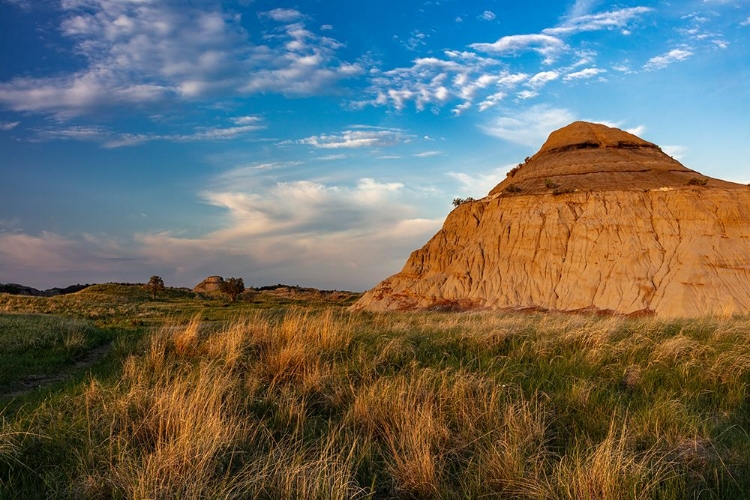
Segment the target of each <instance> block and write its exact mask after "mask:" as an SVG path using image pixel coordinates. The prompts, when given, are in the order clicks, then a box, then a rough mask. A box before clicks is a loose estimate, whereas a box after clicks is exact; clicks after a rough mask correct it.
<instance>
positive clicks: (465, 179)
mask: <svg viewBox="0 0 750 500" xmlns="http://www.w3.org/2000/svg"><path fill="white" fill-rule="evenodd" d="M514 166H515V165H505V166H502V167H499V168H496V169H494V170H492V171H490V172H487V173H477V174H467V173H466V172H448V176H450V177H452V178H453V179H455V180H456V181H458V191H459V193H460V194H462V195H467V196H472V197H474V198H482V197H484V196H487V193H489V192H490V191H491V190H492V188H494V187H495V186H497V185H498V184H499V183H500V182H502V181H503V180H504V179H505V177H506V174H507V173H508V171H509V170H510V169H511V168H513V167H514Z"/></svg>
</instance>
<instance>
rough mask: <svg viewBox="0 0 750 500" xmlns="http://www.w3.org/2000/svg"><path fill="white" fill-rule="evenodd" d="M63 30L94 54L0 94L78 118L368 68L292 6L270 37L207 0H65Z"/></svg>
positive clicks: (329, 79) (298, 90)
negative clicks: (345, 55)
mask: <svg viewBox="0 0 750 500" xmlns="http://www.w3.org/2000/svg"><path fill="white" fill-rule="evenodd" d="M60 8H61V10H62V21H61V24H60V32H61V33H62V35H63V36H64V37H66V38H68V39H69V40H70V41H71V42H72V43H73V45H74V48H75V51H76V53H77V54H78V55H79V56H81V57H82V58H83V60H85V61H86V65H85V67H84V68H83V69H81V70H78V71H76V72H74V73H70V74H67V75H65V74H63V75H57V76H46V77H28V76H24V77H16V78H13V79H11V80H9V81H5V82H2V83H0V104H2V105H4V106H6V107H8V108H10V109H12V110H15V111H21V112H33V113H42V114H53V115H55V116H56V117H57V118H59V119H64V120H65V119H70V118H71V117H75V116H79V115H82V114H86V113H91V112H94V111H96V110H99V109H101V108H105V107H106V108H109V107H112V106H131V107H132V106H142V107H144V109H145V107H146V106H149V107H153V105H155V104H162V105H166V104H169V103H172V102H175V101H194V100H202V99H215V98H217V97H223V98H233V97H237V96H242V95H247V94H253V93H260V92H274V93H281V94H286V95H311V94H315V93H328V92H330V91H331V88H332V86H334V84H335V83H336V82H337V81H339V80H341V79H345V78H351V77H353V76H357V75H360V74H361V73H362V72H363V68H361V67H360V66H359V65H357V64H355V63H347V62H344V61H341V60H339V59H338V58H337V57H336V52H337V50H338V49H339V48H340V47H341V46H342V45H341V43H339V42H338V41H336V40H334V39H332V38H329V37H325V36H321V35H319V34H316V33H314V32H312V31H310V30H309V29H307V28H306V27H305V25H304V19H305V18H304V16H303V15H302V13H300V12H299V11H296V10H294V9H274V10H272V11H269V12H266V13H264V14H262V15H261V18H263V19H265V20H266V24H267V31H266V36H265V37H264V38H263V41H264V44H261V45H258V44H254V43H252V42H251V35H250V33H248V31H247V30H246V29H245V28H244V27H243V24H242V22H241V18H240V17H239V16H238V15H235V14H232V13H231V12H229V11H225V10H221V8H220V7H219V6H214V7H207V6H205V5H202V4H201V3H200V2H199V3H197V4H196V3H190V4H187V5H182V4H177V3H174V2H151V1H129V2H123V1H119V0H87V1H85V2H81V1H76V0H64V1H63V2H61V3H60Z"/></svg>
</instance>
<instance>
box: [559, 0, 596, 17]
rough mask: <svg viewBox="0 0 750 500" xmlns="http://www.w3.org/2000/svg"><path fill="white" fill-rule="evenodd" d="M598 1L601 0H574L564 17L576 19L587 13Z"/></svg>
mask: <svg viewBox="0 0 750 500" xmlns="http://www.w3.org/2000/svg"><path fill="white" fill-rule="evenodd" d="M599 3H601V0H576V1H575V3H574V4H573V6H572V7H571V8H570V10H569V11H568V14H567V16H566V18H568V19H576V18H579V17H583V16H585V15H588V14H590V13H591V11H592V10H593V9H594V7H595V6H596V5H597V4H599Z"/></svg>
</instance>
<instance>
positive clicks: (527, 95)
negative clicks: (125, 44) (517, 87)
mask: <svg viewBox="0 0 750 500" xmlns="http://www.w3.org/2000/svg"><path fill="white" fill-rule="evenodd" d="M516 95H517V97H518V98H519V99H521V100H524V101H525V100H527V99H533V98H534V97H536V96H538V95H539V92H537V91H535V90H522V91H520V92H519V93H518V94H516Z"/></svg>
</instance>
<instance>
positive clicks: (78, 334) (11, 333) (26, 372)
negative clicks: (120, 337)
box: [0, 314, 114, 394]
mask: <svg viewBox="0 0 750 500" xmlns="http://www.w3.org/2000/svg"><path fill="white" fill-rule="evenodd" d="M113 338H114V334H113V332H111V331H108V330H103V329H101V328H96V327H94V326H93V325H92V324H91V322H89V321H85V320H80V319H73V318H66V317H61V316H43V315H34V314H0V394H2V392H3V391H2V390H1V389H2V388H6V389H11V390H12V389H13V388H14V387H15V386H16V385H17V384H18V383H19V382H21V381H23V380H25V379H29V378H30V377H31V378H33V377H36V378H45V377H49V376H53V375H58V374H59V373H60V372H61V371H62V370H65V369H66V368H68V367H70V366H71V365H73V364H74V363H75V362H76V360H79V359H81V358H82V357H84V356H85V355H86V354H87V353H89V352H90V351H91V350H92V349H94V348H96V347H98V346H100V345H102V344H105V343H107V342H110V341H111V340H113Z"/></svg>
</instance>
